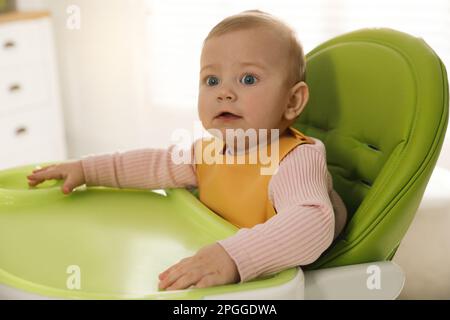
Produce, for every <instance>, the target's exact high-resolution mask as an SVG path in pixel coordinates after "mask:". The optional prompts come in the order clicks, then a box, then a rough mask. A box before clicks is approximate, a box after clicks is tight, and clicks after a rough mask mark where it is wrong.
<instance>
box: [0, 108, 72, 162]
mask: <svg viewBox="0 0 450 320" xmlns="http://www.w3.org/2000/svg"><path fill="white" fill-rule="evenodd" d="M40 110H42V111H33V112H27V113H23V114H17V115H14V116H9V117H2V118H0V147H1V152H0V168H8V167H12V166H17V165H22V164H28V163H34V162H43V161H51V160H61V159H64V158H65V143H64V134H63V131H62V128H61V120H60V119H59V115H58V114H56V113H55V111H54V109H51V108H40Z"/></svg>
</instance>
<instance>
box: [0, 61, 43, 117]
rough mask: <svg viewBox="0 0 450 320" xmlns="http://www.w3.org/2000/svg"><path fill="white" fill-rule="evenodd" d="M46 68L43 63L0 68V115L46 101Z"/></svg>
mask: <svg viewBox="0 0 450 320" xmlns="http://www.w3.org/2000/svg"><path fill="white" fill-rule="evenodd" d="M48 69H49V67H48V66H47V65H46V64H43V63H41V64H31V65H23V66H14V67H8V68H0V115H4V114H7V113H13V112H15V111H16V110H20V109H23V108H25V107H29V106H30V105H32V104H34V105H39V104H42V103H43V102H44V101H48V100H49V97H50V76H49V74H48Z"/></svg>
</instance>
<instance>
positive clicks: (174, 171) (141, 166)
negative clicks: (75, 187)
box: [81, 145, 197, 189]
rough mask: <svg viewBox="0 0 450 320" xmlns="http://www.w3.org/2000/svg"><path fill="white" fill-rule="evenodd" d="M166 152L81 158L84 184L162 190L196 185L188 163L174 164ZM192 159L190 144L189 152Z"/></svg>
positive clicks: (128, 153)
mask: <svg viewBox="0 0 450 320" xmlns="http://www.w3.org/2000/svg"><path fill="white" fill-rule="evenodd" d="M175 148H176V145H171V146H170V147H169V148H168V149H140V150H132V151H127V152H115V153H113V154H103V155H95V156H86V157H83V158H82V159H81V164H82V167H83V172H84V176H85V179H86V185H88V186H105V187H115V188H136V189H162V188H178V187H179V188H182V187H194V186H197V178H196V175H195V167H194V165H193V164H192V163H193V161H192V162H191V163H188V164H175V163H174V162H173V161H172V156H171V154H172V152H174V149H175ZM184 152H190V153H191V159H193V158H192V157H193V145H192V146H191V149H190V150H185V151H184Z"/></svg>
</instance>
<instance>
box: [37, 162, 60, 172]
mask: <svg viewBox="0 0 450 320" xmlns="http://www.w3.org/2000/svg"><path fill="white" fill-rule="evenodd" d="M54 166H55V165H54V164H51V165H48V166H45V167H43V168H40V167H37V169H34V170H33V173H38V172H41V171H44V170H47V169H49V168H51V167H54Z"/></svg>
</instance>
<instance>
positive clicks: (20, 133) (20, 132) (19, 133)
mask: <svg viewBox="0 0 450 320" xmlns="http://www.w3.org/2000/svg"><path fill="white" fill-rule="evenodd" d="M27 132H28V129H27V127H24V126H21V127H18V128H16V131H15V134H16V136H23V135H24V134H26V133H27Z"/></svg>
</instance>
